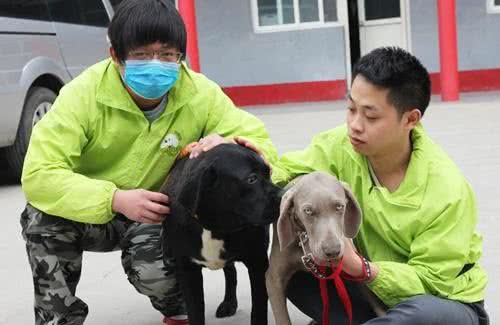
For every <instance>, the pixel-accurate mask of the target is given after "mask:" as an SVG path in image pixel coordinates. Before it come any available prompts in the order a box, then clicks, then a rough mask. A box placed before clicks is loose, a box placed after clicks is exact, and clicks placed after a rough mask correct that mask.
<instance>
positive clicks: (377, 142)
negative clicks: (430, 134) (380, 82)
mask: <svg viewBox="0 0 500 325" xmlns="http://www.w3.org/2000/svg"><path fill="white" fill-rule="evenodd" d="M388 93H389V90H388V89H384V88H381V87H378V86H375V85H373V84H372V83H370V82H369V81H367V80H366V79H365V78H364V77H363V76H362V75H358V76H356V78H355V79H354V81H353V83H352V87H351V92H350V94H349V95H348V96H347V97H348V99H347V100H348V112H347V127H348V129H349V139H350V141H351V144H352V146H353V147H354V149H355V150H356V151H357V152H358V153H360V154H362V155H365V156H367V157H369V158H370V157H373V158H375V157H379V156H385V155H390V154H391V153H392V152H393V151H394V150H400V148H401V143H402V142H403V141H407V139H408V136H409V132H410V130H411V128H412V127H409V125H408V123H407V121H408V116H407V115H408V114H409V112H406V113H404V114H403V116H402V117H401V116H400V115H399V114H398V111H397V110H396V108H395V107H394V106H393V105H392V104H390V103H389V102H388V101H387V95H388ZM405 137H406V138H405Z"/></svg>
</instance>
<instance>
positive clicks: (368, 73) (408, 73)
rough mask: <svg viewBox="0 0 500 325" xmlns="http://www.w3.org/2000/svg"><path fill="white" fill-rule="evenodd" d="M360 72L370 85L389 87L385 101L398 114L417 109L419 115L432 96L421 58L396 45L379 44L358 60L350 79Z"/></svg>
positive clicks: (429, 81)
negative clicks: (384, 45)
mask: <svg viewBox="0 0 500 325" xmlns="http://www.w3.org/2000/svg"><path fill="white" fill-rule="evenodd" d="M358 74H359V75H362V76H363V77H364V78H365V79H366V80H367V81H368V82H370V83H371V84H373V85H376V86H379V87H382V88H385V89H389V94H388V95H387V100H388V101H389V103H391V104H392V105H394V107H396V109H397V110H398V112H399V114H400V116H401V115H402V114H403V113H404V112H406V111H409V110H411V109H414V108H417V109H418V110H420V112H421V113H422V116H423V115H424V113H425V110H426V109H427V106H429V101H430V98H431V80H430V78H429V73H428V72H427V69H426V68H425V67H424V66H423V65H422V63H420V61H419V60H418V59H417V58H416V57H415V56H413V55H412V54H410V53H408V52H407V51H405V50H403V49H401V48H399V47H379V48H376V49H374V50H372V51H371V52H370V53H368V54H366V55H364V56H363V57H361V58H360V59H359V61H358V62H357V63H356V65H355V66H354V69H353V73H352V81H354V79H355V78H356V76H357V75H358Z"/></svg>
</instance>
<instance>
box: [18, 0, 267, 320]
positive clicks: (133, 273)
mask: <svg viewBox="0 0 500 325" xmlns="http://www.w3.org/2000/svg"><path fill="white" fill-rule="evenodd" d="M108 37H109V40H110V43H111V48H110V54H111V58H110V59H107V60H104V61H102V62H99V63H97V64H96V65H94V66H92V67H90V68H89V69H87V70H86V71H84V72H83V73H82V74H81V75H80V76H78V77H77V78H75V79H74V80H73V81H71V82H70V83H68V84H67V85H66V86H65V87H63V89H61V92H60V94H59V96H58V97H57V99H56V101H55V103H54V105H53V107H52V109H51V111H49V112H48V114H46V115H45V116H44V118H43V119H42V120H41V121H40V122H39V123H37V124H36V126H35V128H34V130H33V134H32V137H31V142H30V145H29V148H28V152H27V155H26V161H25V164H24V170H23V175H22V187H23V190H24V192H25V195H26V198H27V201H28V204H27V206H26V209H25V210H24V212H23V213H22V215H21V225H22V228H23V237H24V239H25V241H26V248H27V253H28V260H29V263H30V265H31V268H32V271H33V283H34V289H35V306H34V310H35V323H36V324H83V322H84V320H85V317H86V316H87V313H88V308H87V305H86V304H85V303H84V302H83V301H82V300H81V299H79V298H77V296H76V287H77V284H78V281H79V278H80V273H81V265H82V253H83V251H96V252H108V251H113V250H118V249H120V250H121V251H122V257H121V258H122V264H123V268H124V270H125V272H126V273H127V276H128V280H129V281H130V283H131V284H132V285H133V286H134V287H135V288H136V290H137V291H138V292H139V293H141V294H143V295H146V296H148V297H149V298H150V300H151V303H152V305H153V307H154V308H155V309H157V310H158V311H159V312H161V313H162V314H163V317H164V319H163V322H164V324H168V325H179V324H188V321H187V319H186V315H185V314H186V313H185V309H184V308H185V307H184V304H183V301H182V298H181V295H180V292H179V289H178V286H177V283H176V279H175V275H174V272H173V269H174V266H173V263H167V264H168V265H164V263H163V261H162V254H161V249H160V245H159V237H160V229H161V222H162V221H163V220H164V218H165V216H166V217H167V218H168V214H169V198H168V197H167V196H165V195H163V194H160V193H158V192H156V191H158V189H159V188H160V186H161V184H162V183H163V181H164V179H165V177H166V176H167V173H168V171H169V170H170V168H171V166H172V164H173V163H174V161H175V159H176V156H177V154H178V153H179V151H180V150H181V149H182V148H183V147H184V146H186V145H187V144H189V143H192V142H195V141H198V145H197V146H196V147H194V149H193V151H192V153H191V157H192V158H195V157H196V156H197V155H199V154H200V153H201V152H202V151H206V150H209V149H210V148H212V147H213V146H215V145H217V144H220V143H223V142H227V141H233V140H234V139H236V142H239V143H240V144H243V145H247V146H250V147H251V148H252V149H254V150H257V151H261V152H262V154H263V155H264V156H265V158H266V159H267V161H268V162H269V163H270V164H271V165H272V164H273V163H274V162H275V161H276V150H275V149H274V147H273V145H272V144H271V141H270V139H269V136H268V134H267V131H266V130H265V128H264V126H263V124H262V123H261V122H260V121H259V120H257V119H256V118H255V117H253V116H252V115H250V114H248V113H246V112H244V111H242V110H239V109H237V108H236V107H235V106H234V104H233V103H232V102H231V100H230V99H229V98H228V97H227V96H226V95H225V94H224V93H223V92H222V91H221V89H220V88H219V87H218V86H217V85H216V84H215V83H213V82H212V81H210V80H208V79H207V78H206V77H204V76H203V75H201V74H198V73H195V72H193V71H191V70H189V69H188V68H187V67H186V65H185V64H184V63H183V62H182V58H183V56H184V54H185V52H186V31H185V27H184V24H183V21H182V19H181V17H180V16H179V14H178V12H177V10H176V9H175V7H174V6H173V5H172V4H171V1H169V0H125V1H123V2H122V4H121V5H120V6H119V7H118V8H117V10H116V14H115V16H114V17H113V19H112V21H111V23H110V25H109V30H108ZM252 144H253V145H252ZM115 294H116V293H115ZM111 296H112V294H111V293H110V298H111Z"/></svg>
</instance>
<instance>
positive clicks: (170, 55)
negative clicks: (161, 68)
mask: <svg viewBox="0 0 500 325" xmlns="http://www.w3.org/2000/svg"><path fill="white" fill-rule="evenodd" d="M155 57H157V58H158V60H160V61H165V62H177V63H179V62H181V59H182V53H181V52H175V51H155V52H148V51H131V52H130V53H129V54H128V55H127V58H128V59H132V60H152V59H154V58H155Z"/></svg>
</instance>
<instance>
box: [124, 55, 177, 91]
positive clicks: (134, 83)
mask: <svg viewBox="0 0 500 325" xmlns="http://www.w3.org/2000/svg"><path fill="white" fill-rule="evenodd" d="M179 68H180V64H179V63H176V62H162V61H159V60H126V61H125V72H124V76H123V81H124V82H125V84H126V85H127V86H128V87H129V88H130V89H132V91H133V92H134V93H136V94H137V95H139V96H141V97H142V98H145V99H158V98H161V97H162V96H163V95H165V94H166V93H167V92H168V91H169V90H170V88H172V86H173V85H174V84H175V82H176V81H177V79H178V78H179Z"/></svg>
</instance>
